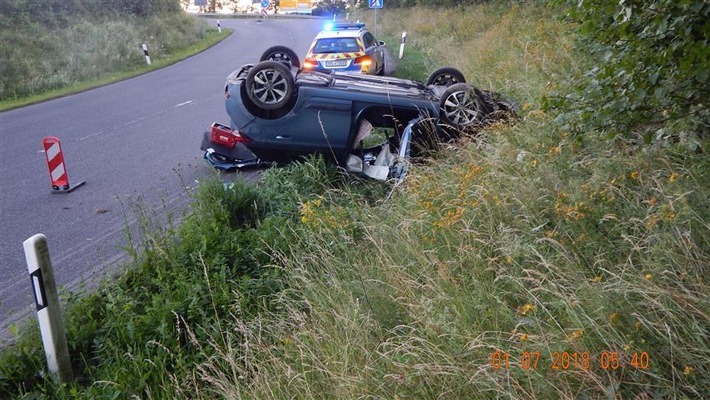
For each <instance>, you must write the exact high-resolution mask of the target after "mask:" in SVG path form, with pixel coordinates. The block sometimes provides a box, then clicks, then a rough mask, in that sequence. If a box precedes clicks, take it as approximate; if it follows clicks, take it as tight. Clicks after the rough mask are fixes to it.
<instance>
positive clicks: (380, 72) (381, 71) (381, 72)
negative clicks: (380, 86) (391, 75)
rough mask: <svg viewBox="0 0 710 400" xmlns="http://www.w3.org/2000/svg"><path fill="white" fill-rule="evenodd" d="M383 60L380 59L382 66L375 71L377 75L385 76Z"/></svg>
mask: <svg viewBox="0 0 710 400" xmlns="http://www.w3.org/2000/svg"><path fill="white" fill-rule="evenodd" d="M385 65H386V64H385V60H384V59H383V60H382V68H380V70H379V71H378V72H377V75H379V76H385Z"/></svg>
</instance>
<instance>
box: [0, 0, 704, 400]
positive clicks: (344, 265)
mask: <svg viewBox="0 0 710 400" xmlns="http://www.w3.org/2000/svg"><path fill="white" fill-rule="evenodd" d="M574 3H575V5H576V4H577V2H574ZM622 3H623V2H622ZM679 4H680V3H679ZM565 10H566V8H565V7H564V4H562V3H561V2H560V3H554V5H548V3H547V2H535V1H530V2H524V3H522V4H518V2H515V4H512V5H511V4H506V5H500V4H492V5H491V4H484V5H472V6H468V7H467V9H466V12H462V10H461V9H460V8H448V9H447V8H443V9H430V8H422V7H413V8H400V9H386V10H380V11H379V14H378V17H377V18H378V20H377V21H378V26H377V29H378V34H379V35H380V36H382V37H385V38H388V39H387V40H388V42H389V43H390V44H393V46H392V50H393V53H394V54H397V50H398V49H397V46H398V45H399V43H398V41H396V40H392V39H389V38H395V39H396V38H399V35H400V34H401V32H402V31H403V30H406V31H407V47H406V49H405V58H404V60H401V61H400V62H399V64H398V68H397V71H398V72H397V74H398V75H402V76H406V77H413V78H418V79H423V78H424V77H425V76H426V74H427V73H428V72H430V71H432V70H433V69H434V68H436V67H440V66H444V65H451V66H456V67H458V68H460V69H462V71H463V72H464V75H465V76H466V77H467V79H468V81H469V82H471V83H473V84H475V85H476V86H478V87H480V88H482V89H486V90H495V91H497V92H501V93H503V94H505V95H506V96H508V97H510V98H512V99H514V100H516V101H517V102H518V103H519V105H520V107H521V110H520V113H519V118H518V119H517V120H516V121H513V122H511V123H500V124H497V125H494V126H491V127H487V128H486V129H485V130H483V131H482V132H480V133H479V134H478V135H476V136H475V137H466V138H462V139H461V140H460V141H459V142H457V143H451V144H447V145H444V146H442V149H441V151H439V152H438V153H436V154H434V155H433V156H432V157H431V158H430V159H427V160H424V161H422V162H421V163H419V164H416V165H415V166H413V167H412V168H411V169H410V175H409V176H408V177H407V179H406V180H405V181H404V183H403V184H402V185H399V186H391V185H389V184H385V183H379V182H373V181H370V180H362V179H359V178H357V177H354V176H350V175H345V174H343V173H341V172H340V171H339V170H338V169H337V168H336V167H333V166H329V165H326V164H324V163H323V161H322V160H319V159H311V160H308V161H307V162H303V163H297V164H293V165H290V166H288V167H286V168H281V169H270V170H267V171H265V172H264V174H263V176H262V178H261V179H260V181H259V182H258V183H257V184H255V185H247V184H245V183H242V182H236V183H235V184H233V185H224V184H223V183H222V182H221V181H220V180H219V179H217V178H215V179H214V180H211V181H209V182H205V183H203V184H202V185H201V186H200V187H199V189H197V190H196V191H195V192H194V193H193V196H194V203H193V205H192V208H191V210H190V213H189V214H188V215H185V216H182V218H181V222H180V224H179V225H177V224H174V223H170V222H169V223H168V224H167V225H163V224H162V223H161V224H158V222H157V221H160V220H161V218H160V217H159V212H158V211H151V210H146V209H144V208H141V207H137V210H136V212H137V213H138V215H139V216H140V220H141V221H142V222H143V236H144V239H141V240H140V242H135V243H133V247H132V249H131V251H132V255H133V259H134V260H133V262H132V263H131V265H127V266H126V267H127V269H126V272H125V274H124V275H123V276H122V277H121V278H120V279H119V280H118V281H116V282H110V283H107V284H105V285H104V286H102V287H101V288H100V289H99V290H98V291H97V292H95V293H91V294H88V295H81V296H77V295H72V294H67V295H65V300H66V301H67V303H68V306H67V308H66V313H65V314H66V316H65V320H66V325H67V327H68V335H69V343H70V351H71V353H72V357H73V364H74V371H75V375H76V376H77V381H76V382H75V383H71V384H64V385H60V384H55V383H53V382H52V381H51V380H50V379H48V378H47V375H46V369H45V366H44V355H43V353H42V350H41V346H40V345H39V343H40V342H39V339H38V337H37V329H36V327H34V324H33V323H29V324H28V326H27V327H22V328H21V329H20V328H18V327H15V328H13V329H14V330H15V333H16V334H17V335H18V339H17V340H16V342H15V344H14V345H13V346H11V347H9V348H8V349H6V350H5V351H4V352H3V354H2V355H1V356H0V395H2V396H3V397H10V398H24V399H29V398H33V399H34V398H58V399H69V398H72V399H95V398H125V399H130V398H152V399H159V398H160V399H172V398H197V399H213V398H231V399H241V398H248V399H253V398H254V399H262V398H263V399H274V398H276V399H293V398H296V399H312V398H319V399H344V398H345V399H347V398H388V399H435V398H436V399H439V398H450V399H482V398H521V399H522V398H524V399H556V398H562V399H578V398H590V399H608V398H612V399H617V398H619V399H620V398H624V399H625V398H637V399H646V398H683V399H696V398H697V399H700V398H703V397H704V396H706V394H707V393H708V392H710V378H708V377H709V376H710V365H709V364H708V360H710V346H709V345H708V343H710V340H709V339H710V337H709V335H710V315H708V310H709V309H710V300H708V298H709V297H708V293H710V282H708V260H710V203H708V201H707V199H708V198H709V197H710V176H708V174H709V172H708V171H710V162H709V161H708V157H707V146H708V136H707V133H706V129H707V126H708V125H707V122H708V121H707V120H704V119H703V117H702V115H704V114H703V112H704V110H703V109H702V107H706V105H705V106H703V105H702V104H700V105H698V106H699V107H696V108H693V109H692V112H689V113H686V114H684V115H682V116H679V118H668V119H666V120H664V121H653V123H652V124H649V126H642V125H639V124H638V123H634V124H632V128H629V129H631V130H619V128H617V124H615V123H605V124H598V123H597V122H599V121H603V120H604V118H601V117H600V118H598V119H596V118H594V119H584V118H582V119H581V120H580V119H575V118H574V117H575V115H576V116H578V117H584V116H585V114H584V112H580V110H579V109H578V108H575V107H576V106H578V105H579V103H569V104H568V103H565V101H564V99H565V98H576V97H575V96H577V94H575V96H562V95H561V94H562V93H564V91H565V88H566V87H569V88H570V89H571V88H573V85H572V83H571V82H576V83H577V84H579V87H582V84H583V83H584V80H585V79H586V78H585V77H587V76H590V75H588V74H585V73H586V71H589V70H590V68H591V67H592V66H593V65H594V64H595V63H596V62H598V61H597V59H596V55H595V54H594V53H592V52H590V51H588V48H587V47H584V44H583V43H580V42H577V41H576V39H577V35H578V32H579V27H578V26H577V25H576V22H574V20H572V19H571V17H572V16H570V18H561V17H562V16H565V15H566V13H565V12H564V11H565ZM361 12H362V11H361ZM700 12H706V10H705V9H701V11H700ZM609 13H611V14H614V15H616V14H615V13H616V11H614V10H611V11H609ZM685 14H686V15H691V14H692V13H690V12H686V13H685ZM355 18H359V19H361V20H365V21H367V22H368V24H370V25H372V24H374V18H373V15H372V13H371V12H363V13H362V14H359V15H358V16H356V17H355ZM604 21H607V20H604ZM613 28H614V25H613V24H612V25H611V26H607V27H606V29H607V31H606V32H607V33H609V34H611V33H612V32H611V30H612V29H613ZM676 44H677V43H676ZM706 62H707V61H706ZM705 67H707V65H706V66H705ZM676 78H677V79H679V80H680V79H682V78H683V77H682V76H681V75H677V76H676ZM693 79H696V78H693ZM590 82H592V83H594V80H593V79H592V80H590ZM597 83H598V82H597ZM665 83H667V84H668V85H670V83H668V82H665ZM690 86H692V85H690ZM603 91H604V89H600V90H598V91H597V92H596V93H602V92H603ZM690 91H691V92H692V90H690ZM578 93H580V94H578V95H580V96H581V92H578ZM654 93H656V92H655V91H654ZM570 94H572V93H570ZM601 98H603V96H602V97H600V98H597V100H598V99H601ZM629 101H632V100H629ZM648 105H649V106H654V107H656V106H657V107H661V108H663V107H665V105H664V103H662V102H660V101H659V102H653V103H649V104H648ZM584 106H585V107H587V108H588V109H591V108H593V106H592V104H591V103H589V104H586V103H585V104H584ZM644 110H646V109H645V108H644ZM623 111H624V112H625V113H627V112H633V111H635V110H634V109H633V107H628V108H625V109H624V110H623ZM672 113H673V111H672V110H668V116H671V114H672ZM625 115H628V114H624V113H620V114H618V115H616V116H615V117H616V118H620V120H618V121H617V120H614V122H624V121H627V122H629V121H631V119H624V118H626V117H625ZM684 117H688V118H685V119H684ZM605 118H606V121H607V122H611V119H610V118H611V117H609V116H607V117H605ZM621 119H624V120H621ZM572 121H575V122H572ZM636 122H638V120H636ZM680 127H682V128H683V129H679V128H680ZM664 128H666V130H665V131H664V132H666V134H665V135H650V136H649V135H647V134H646V132H647V130H648V129H653V132H657V131H658V130H659V129H664ZM704 129H705V130H704ZM647 137H650V138H651V139H649V140H646V138H647ZM652 139H653V140H652ZM691 139H692V140H691ZM153 212H155V214H153Z"/></svg>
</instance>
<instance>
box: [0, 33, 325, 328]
mask: <svg viewBox="0 0 710 400" xmlns="http://www.w3.org/2000/svg"><path fill="white" fill-rule="evenodd" d="M212 23H213V24H215V22H214V21H212ZM221 25H222V27H228V28H232V29H234V33H233V34H232V35H231V36H229V37H228V38H227V39H226V40H224V41H223V42H221V43H219V44H217V45H216V46H214V47H212V48H210V49H208V50H207V51H205V52H202V53H200V54H198V55H196V56H194V57H191V58H189V59H187V60H184V61H182V62H179V63H177V64H175V65H173V66H170V67H168V68H164V69H161V70H158V71H154V72H151V73H149V74H146V75H142V76H139V77H136V78H133V79H130V80H126V81H123V82H119V83H115V84H112V85H109V86H105V87H101V88H98V89H95V90H91V91H87V92H84V93H80V94H76V95H73V96H68V97H64V98H60V99H56V100H52V101H48V102H45V103H41V104H37V105H33V106H28V107H24V108H21V109H16V110H11V111H7V112H4V113H0V318H1V321H2V322H1V323H0V342H1V341H2V340H3V339H7V338H8V327H9V325H10V324H12V323H17V322H20V321H22V320H23V319H25V318H26V317H27V316H29V315H31V314H32V311H33V309H34V300H33V296H32V290H31V286H30V278H29V276H28V272H27V265H26V262H25V256H24V252H23V248H22V243H23V241H24V240H26V239H27V238H29V237H31V236H33V235H34V234H37V233H43V234H45V235H46V236H47V241H48V245H49V250H50V256H51V260H52V264H53V266H54V271H55V276H56V279H57V282H58V284H59V285H61V286H63V287H64V288H65V289H67V290H71V291H74V290H77V289H79V288H80V287H81V286H82V283H86V284H87V286H88V287H91V284H92V282H96V281H97V280H98V279H102V278H103V277H105V276H106V275H107V274H114V273H116V272H120V270H121V269H122V268H125V261H126V260H127V256H126V252H125V248H126V236H127V235H126V232H128V231H136V229H135V227H136V217H135V215H136V214H135V212H134V210H135V209H136V207H142V209H143V210H148V211H149V213H157V215H163V216H164V215H166V214H167V213H171V214H173V215H176V216H179V215H181V213H182V211H183V210H185V209H187V207H188V206H189V193H190V190H191V189H192V188H194V187H195V186H196V185H197V184H198V182H199V181H200V180H204V179H206V178H207V177H209V176H213V175H214V174H215V173H216V172H215V171H214V170H212V169H211V168H210V167H208V166H207V165H206V164H205V163H204V162H203V160H202V154H201V152H200V150H199V145H200V140H201V138H202V133H203V132H204V131H205V130H207V129H208V127H209V125H210V124H211V123H212V122H214V121H217V122H222V123H228V122H229V120H228V118H227V115H226V112H225V111H224V99H223V95H222V93H223V85H224V80H225V78H226V76H227V75H228V74H229V73H230V72H231V71H232V70H234V69H236V68H237V67H239V66H241V65H243V64H246V63H253V62H256V61H258V59H259V57H260V55H261V54H262V52H263V51H264V50H265V49H266V48H267V47H269V46H273V45H286V46H289V47H291V48H292V49H294V50H295V51H296V53H297V54H298V55H299V56H300V57H303V56H304V55H305V53H306V52H307V50H308V46H309V44H310V42H311V40H312V39H313V37H314V36H315V35H316V33H317V32H318V31H319V30H320V28H321V25H322V20H317V19H279V20H273V19H272V20H267V21H264V22H261V21H259V20H255V19H222V20H221ZM46 136H56V137H58V138H59V139H60V140H61V144H62V148H63V152H64V158H65V164H66V168H67V171H68V173H69V179H70V183H75V182H78V181H86V184H85V185H83V186H81V187H78V188H77V189H76V190H74V191H72V192H71V193H66V194H55V193H52V190H51V187H50V179H49V173H48V170H47V164H46V161H45V156H44V153H43V149H42V139H43V138H44V137H46ZM255 174H256V173H255V172H251V173H250V174H247V173H245V175H247V176H246V178H247V179H256V177H255V176H256V175H255ZM228 178H229V177H228Z"/></svg>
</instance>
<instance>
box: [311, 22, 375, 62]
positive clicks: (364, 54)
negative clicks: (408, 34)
mask: <svg viewBox="0 0 710 400" xmlns="http://www.w3.org/2000/svg"><path fill="white" fill-rule="evenodd" d="M384 49H385V42H381V41H380V42H378V41H377V40H376V39H375V37H374V36H373V35H372V33H370V31H368V30H367V28H365V24H364V23H350V22H348V23H329V24H328V25H327V26H326V27H325V29H324V30H323V31H321V32H320V33H319V34H318V35H317V36H316V38H315V39H314V40H313V43H312V44H311V47H310V49H309V50H308V54H307V55H306V58H305V60H304V63H303V68H304V69H307V70H314V71H337V72H359V73H363V74H370V75H375V74H377V75H384V74H385V56H384Z"/></svg>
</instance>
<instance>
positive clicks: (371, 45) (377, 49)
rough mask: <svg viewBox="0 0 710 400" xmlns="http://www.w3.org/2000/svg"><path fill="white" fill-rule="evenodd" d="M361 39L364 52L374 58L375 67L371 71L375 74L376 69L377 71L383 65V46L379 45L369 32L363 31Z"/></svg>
mask: <svg viewBox="0 0 710 400" xmlns="http://www.w3.org/2000/svg"><path fill="white" fill-rule="evenodd" d="M362 41H363V44H364V45H365V54H367V55H369V56H370V57H372V59H373V60H374V64H375V67H374V70H373V71H372V73H373V74H376V73H377V71H379V70H380V68H382V67H383V65H384V50H383V48H382V47H383V46H380V45H379V44H378V43H377V41H376V40H375V37H374V36H373V35H372V33H370V32H365V34H364V35H363V38H362Z"/></svg>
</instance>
